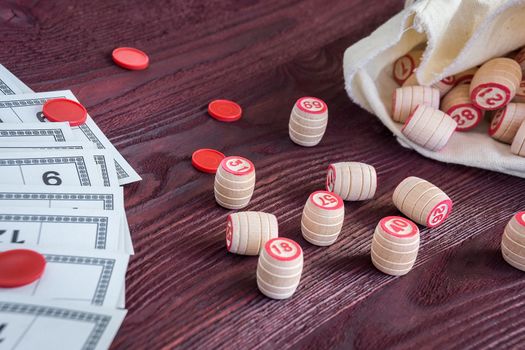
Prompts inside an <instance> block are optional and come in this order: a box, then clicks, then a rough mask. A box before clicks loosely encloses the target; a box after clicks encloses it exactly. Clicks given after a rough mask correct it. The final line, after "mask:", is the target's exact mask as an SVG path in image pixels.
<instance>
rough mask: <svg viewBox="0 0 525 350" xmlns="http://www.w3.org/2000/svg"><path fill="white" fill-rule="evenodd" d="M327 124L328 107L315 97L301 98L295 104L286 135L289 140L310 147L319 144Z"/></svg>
mask: <svg viewBox="0 0 525 350" xmlns="http://www.w3.org/2000/svg"><path fill="white" fill-rule="evenodd" d="M327 124H328V106H327V105H326V103H324V101H323V100H321V99H318V98H316V97H301V98H300V99H298V100H297V102H295V104H294V106H293V109H292V113H291V114H290V121H289V123H288V134H289V136H290V139H291V140H292V141H293V142H294V143H296V144H298V145H300V146H304V147H312V146H315V145H317V144H318V143H319V142H321V139H322V138H323V135H324V133H325V131H326V126H327Z"/></svg>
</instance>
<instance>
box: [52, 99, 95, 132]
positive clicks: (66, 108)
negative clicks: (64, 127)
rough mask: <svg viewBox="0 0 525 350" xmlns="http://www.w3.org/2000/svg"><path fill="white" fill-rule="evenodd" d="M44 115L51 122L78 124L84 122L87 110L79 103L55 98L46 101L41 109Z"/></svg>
mask: <svg viewBox="0 0 525 350" xmlns="http://www.w3.org/2000/svg"><path fill="white" fill-rule="evenodd" d="M42 112H43V113H44V116H45V117H46V119H47V120H49V121H51V122H69V125H71V126H79V125H81V124H84V123H85V122H86V118H87V111H86V109H85V108H84V106H82V105H81V104H80V103H78V102H76V101H73V100H68V99H67V98H55V99H52V100H49V101H47V102H46V103H45V104H44V107H43V109H42Z"/></svg>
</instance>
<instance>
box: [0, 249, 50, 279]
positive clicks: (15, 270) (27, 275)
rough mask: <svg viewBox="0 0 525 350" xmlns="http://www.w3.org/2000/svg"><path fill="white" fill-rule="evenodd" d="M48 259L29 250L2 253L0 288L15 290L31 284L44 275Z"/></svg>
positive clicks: (0, 254)
mask: <svg viewBox="0 0 525 350" xmlns="http://www.w3.org/2000/svg"><path fill="white" fill-rule="evenodd" d="M45 267H46V259H45V258H44V256H43V255H42V254H40V253H38V252H35V251H33V250H29V249H13V250H8V251H5V252H0V288H15V287H21V286H25V285H27V284H31V283H33V282H34V281H36V280H38V279H39V278H40V277H41V276H42V274H43V273H44V269H45Z"/></svg>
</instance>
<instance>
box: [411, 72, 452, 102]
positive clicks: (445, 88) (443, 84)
mask: <svg viewBox="0 0 525 350" xmlns="http://www.w3.org/2000/svg"><path fill="white" fill-rule="evenodd" d="M455 83H456V80H455V78H454V76H450V77H446V78H443V79H442V80H440V81H438V82H436V83H434V84H432V85H430V86H429V87H431V88H434V89H436V90H438V91H439V95H440V96H444V95H445V94H446V93H447V92H449V91H450V89H452V88H453V87H454V85H455ZM402 86H403V87H408V86H420V84H419V82H418V81H417V78H416V73H415V72H414V73H412V75H410V76H409V77H408V79H407V80H406V81H405V82H404V83H403V85H402Z"/></svg>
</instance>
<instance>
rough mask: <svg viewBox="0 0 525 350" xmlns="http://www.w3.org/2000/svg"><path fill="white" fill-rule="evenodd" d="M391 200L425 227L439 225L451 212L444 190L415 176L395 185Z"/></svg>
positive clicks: (449, 200)
mask: <svg viewBox="0 0 525 350" xmlns="http://www.w3.org/2000/svg"><path fill="white" fill-rule="evenodd" d="M392 200H393V202H394V205H395V206H396V208H397V209H399V211H401V212H402V213H403V214H405V215H406V216H407V217H408V218H410V219H411V220H412V221H415V222H417V223H418V224H420V225H424V226H427V227H436V226H439V225H441V224H442V223H443V222H445V220H446V219H447V218H448V217H449V215H450V213H451V212H452V200H451V199H450V198H449V196H447V194H446V193H445V192H443V191H442V190H441V189H440V188H438V187H437V186H435V185H433V184H431V183H430V182H428V181H426V180H423V179H421V178H419V177H415V176H410V177H407V178H406V179H404V180H403V181H401V183H400V184H399V185H397V187H396V189H395V190H394V194H393V195H392Z"/></svg>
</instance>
